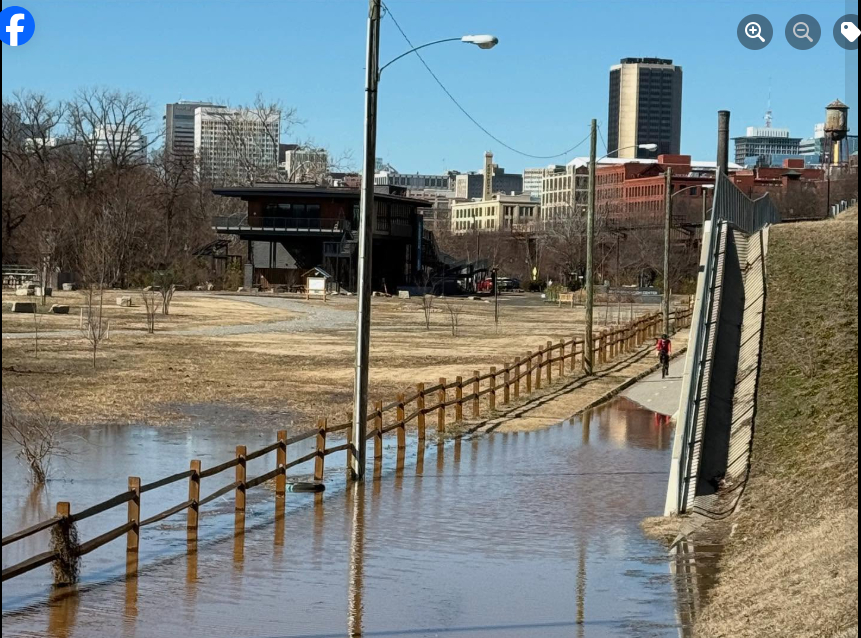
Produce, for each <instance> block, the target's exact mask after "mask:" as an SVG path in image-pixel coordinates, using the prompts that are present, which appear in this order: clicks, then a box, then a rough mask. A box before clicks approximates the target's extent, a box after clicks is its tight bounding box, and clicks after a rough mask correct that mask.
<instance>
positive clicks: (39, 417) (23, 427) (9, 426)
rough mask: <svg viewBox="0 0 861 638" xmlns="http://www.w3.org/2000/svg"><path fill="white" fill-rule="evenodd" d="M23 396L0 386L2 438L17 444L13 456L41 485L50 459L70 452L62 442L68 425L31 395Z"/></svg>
mask: <svg viewBox="0 0 861 638" xmlns="http://www.w3.org/2000/svg"><path fill="white" fill-rule="evenodd" d="M24 400H25V401H24V402H22V401H20V400H19V395H18V394H17V393H16V394H13V393H12V392H11V391H9V390H8V389H7V388H6V387H4V388H3V439H4V440H5V441H9V442H11V443H12V444H13V445H15V446H16V447H17V448H18V451H17V452H16V457H17V458H18V459H19V460H21V461H22V462H23V463H24V464H26V466H27V469H28V470H29V472H30V478H31V480H32V481H33V483H34V484H35V485H43V484H44V483H45V481H46V479H47V478H48V475H49V472H50V463H51V460H52V459H53V458H55V457H62V456H68V455H69V453H70V452H69V450H68V448H66V447H65V446H64V442H63V438H64V434H65V433H66V431H67V430H68V427H67V426H65V425H63V424H62V423H61V422H60V421H58V420H57V419H56V418H55V417H52V416H50V415H48V414H46V413H45V412H44V411H43V410H42V409H41V406H40V402H39V400H38V399H36V398H35V397H33V396H32V395H30V394H27V393H24ZM22 403H25V405H22Z"/></svg>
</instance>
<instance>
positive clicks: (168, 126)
mask: <svg viewBox="0 0 861 638" xmlns="http://www.w3.org/2000/svg"><path fill="white" fill-rule="evenodd" d="M199 106H218V105H217V104H212V103H211V102H193V101H186V100H180V101H179V102H174V103H173V104H168V105H167V106H166V107H165V112H164V149H165V151H167V152H170V153H173V154H174V155H185V156H191V155H193V154H194V109H196V108H197V107H199Z"/></svg>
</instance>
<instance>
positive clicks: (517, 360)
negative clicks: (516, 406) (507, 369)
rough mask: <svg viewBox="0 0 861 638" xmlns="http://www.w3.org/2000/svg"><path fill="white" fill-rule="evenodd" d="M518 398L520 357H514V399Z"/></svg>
mask: <svg viewBox="0 0 861 638" xmlns="http://www.w3.org/2000/svg"><path fill="white" fill-rule="evenodd" d="M519 399H520V357H515V358H514V400H515V401H517V400H519Z"/></svg>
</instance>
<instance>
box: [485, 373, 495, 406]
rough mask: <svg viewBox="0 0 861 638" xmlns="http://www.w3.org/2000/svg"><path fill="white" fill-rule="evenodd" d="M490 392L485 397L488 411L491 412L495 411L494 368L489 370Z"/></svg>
mask: <svg viewBox="0 0 861 638" xmlns="http://www.w3.org/2000/svg"><path fill="white" fill-rule="evenodd" d="M489 381H490V392H489V393H488V395H487V403H488V407H489V408H490V411H491V412H493V411H494V410H495V409H496V368H495V367H491V368H490V379H489Z"/></svg>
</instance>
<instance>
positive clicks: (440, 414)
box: [436, 377, 446, 435]
mask: <svg viewBox="0 0 861 638" xmlns="http://www.w3.org/2000/svg"><path fill="white" fill-rule="evenodd" d="M439 384H440V386H441V387H440V389H439V390H438V392H437V401H439V410H438V411H437V413H436V433H437V435H440V434H442V433H443V432H445V399H446V397H445V395H446V391H445V377H440V378H439Z"/></svg>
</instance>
